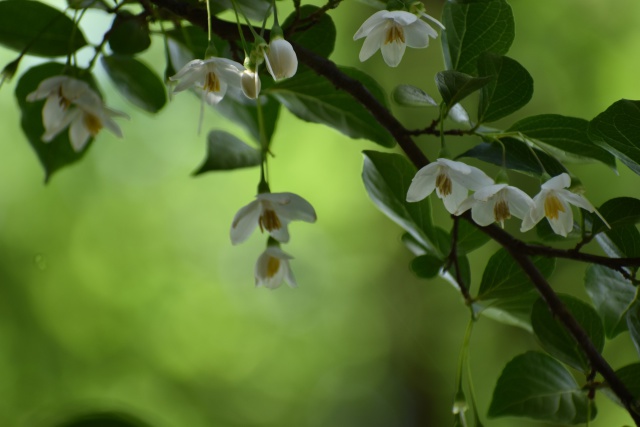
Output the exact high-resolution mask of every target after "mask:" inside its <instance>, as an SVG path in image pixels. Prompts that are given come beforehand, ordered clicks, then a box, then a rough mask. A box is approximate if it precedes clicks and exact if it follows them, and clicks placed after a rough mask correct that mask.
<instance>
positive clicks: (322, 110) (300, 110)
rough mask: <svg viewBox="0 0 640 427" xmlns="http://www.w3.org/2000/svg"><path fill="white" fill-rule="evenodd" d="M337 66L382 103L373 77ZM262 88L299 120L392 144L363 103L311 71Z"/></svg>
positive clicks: (381, 94)
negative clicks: (267, 87) (265, 88)
mask: <svg viewBox="0 0 640 427" xmlns="http://www.w3.org/2000/svg"><path fill="white" fill-rule="evenodd" d="M340 70H341V71H343V72H344V73H345V74H347V75H348V76H350V77H352V78H355V79H357V80H358V81H360V82H361V83H362V84H364V85H365V86H366V87H367V89H369V91H370V92H371V93H372V94H373V95H374V96H375V97H376V98H378V100H379V101H380V102H382V103H383V105H386V102H385V96H384V92H383V91H382V88H380V86H379V85H378V83H376V81H375V80H373V79H372V78H371V77H369V76H368V75H366V74H365V73H363V72H362V71H358V70H356V69H354V68H342V67H341V68H340ZM263 92H268V93H269V94H270V95H273V96H275V97H276V98H277V99H278V100H279V101H280V102H281V103H282V104H283V105H284V106H285V107H287V109H288V110H289V111H291V112H292V113H293V114H294V115H296V116H297V117H298V118H300V119H302V120H305V121H308V122H313V123H322V124H324V125H327V126H330V127H332V128H334V129H336V130H337V131H339V132H341V133H343V134H345V135H347V136H349V137H351V138H365V139H369V140H371V141H373V142H375V143H377V144H380V145H382V146H384V147H393V146H394V145H395V140H394V139H393V137H392V136H391V134H390V133H389V132H388V131H387V130H386V129H385V128H384V127H382V125H381V124H380V123H378V121H377V120H376V119H374V117H373V116H372V115H371V113H370V112H369V111H368V110H367V109H366V108H365V107H363V106H362V105H361V104H360V103H359V102H357V101H355V100H354V99H353V98H352V97H351V96H350V95H348V94H346V93H345V92H343V91H340V90H338V89H336V88H335V87H334V86H333V84H331V83H330V82H329V81H328V80H326V79H325V78H323V77H320V76H318V75H317V74H315V73H313V72H310V71H306V72H303V73H299V74H296V76H295V78H291V79H287V80H284V81H282V82H278V83H276V84H275V85H273V86H272V87H271V88H270V89H267V90H266V91H263Z"/></svg>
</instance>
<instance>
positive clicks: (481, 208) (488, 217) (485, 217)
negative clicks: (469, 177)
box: [471, 199, 496, 227]
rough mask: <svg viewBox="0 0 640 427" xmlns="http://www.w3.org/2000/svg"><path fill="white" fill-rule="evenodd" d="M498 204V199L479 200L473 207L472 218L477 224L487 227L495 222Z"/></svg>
mask: <svg viewBox="0 0 640 427" xmlns="http://www.w3.org/2000/svg"><path fill="white" fill-rule="evenodd" d="M495 205H496V200H495V199H491V200H489V201H487V202H480V201H478V202H477V203H476V204H474V205H473V207H472V208H471V218H473V220H474V221H475V223H476V224H478V225H481V226H482V227H486V226H487V225H490V224H493V223H494V222H495V221H496V216H495V213H494V212H493V210H494V207H495Z"/></svg>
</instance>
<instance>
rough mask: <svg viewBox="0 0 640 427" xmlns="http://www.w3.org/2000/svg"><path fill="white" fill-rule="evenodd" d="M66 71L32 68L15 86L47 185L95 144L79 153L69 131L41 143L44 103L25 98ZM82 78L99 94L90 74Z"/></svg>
mask: <svg viewBox="0 0 640 427" xmlns="http://www.w3.org/2000/svg"><path fill="white" fill-rule="evenodd" d="M0 4H1V3H0ZM65 69H66V67H65V66H64V65H62V64H59V63H57V62H49V63H46V64H41V65H38V66H35V67H32V68H30V69H29V70H27V72H25V73H24V74H23V75H22V77H21V78H20V80H19V81H18V84H17V86H16V92H15V93H16V98H17V100H18V105H19V106H20V112H21V114H22V116H21V122H20V124H21V126H22V130H23V132H24V134H25V135H26V137H27V139H28V140H29V143H30V144H31V147H32V148H33V150H34V151H35V152H36V155H37V156H38V160H40V164H41V165H42V167H43V168H44V173H45V182H48V181H49V179H51V176H52V175H53V174H54V173H55V172H57V171H58V170H60V169H61V168H63V167H65V166H68V165H70V164H72V163H75V162H77V161H78V160H80V159H81V158H82V157H83V156H84V154H85V153H86V152H87V151H88V149H89V147H90V145H91V141H92V140H93V139H90V140H89V142H88V143H87V146H86V147H85V149H84V150H82V151H81V152H79V153H78V152H76V151H74V150H73V148H72V147H71V142H70V141H69V134H68V132H67V131H66V130H63V131H62V132H60V133H59V134H58V136H56V137H55V138H54V139H53V140H52V141H51V142H48V143H45V142H43V141H42V135H43V134H44V126H43V124H42V108H43V106H44V102H45V101H44V100H42V101H38V102H28V101H27V100H26V97H27V95H28V94H30V93H31V92H33V91H34V90H36V88H37V87H38V85H39V84H40V82H42V81H43V80H44V79H47V78H49V77H53V76H57V75H60V74H61V73H62V72H63V71H64V70H65ZM78 72H79V70H78ZM79 78H81V79H82V80H85V81H86V82H87V83H89V84H90V85H91V86H92V87H93V89H94V90H96V92H99V91H98V89H97V87H96V84H95V81H94V80H93V77H92V76H91V74H82V75H81V77H79Z"/></svg>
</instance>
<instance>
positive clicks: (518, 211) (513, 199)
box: [505, 186, 534, 219]
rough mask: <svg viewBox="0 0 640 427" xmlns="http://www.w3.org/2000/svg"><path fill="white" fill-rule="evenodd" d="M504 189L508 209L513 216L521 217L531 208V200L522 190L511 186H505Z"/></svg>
mask: <svg viewBox="0 0 640 427" xmlns="http://www.w3.org/2000/svg"><path fill="white" fill-rule="evenodd" d="M505 191H506V192H507V196H506V198H507V201H508V203H509V210H510V211H511V213H512V214H513V215H514V216H516V217H518V218H520V219H522V218H524V217H525V216H526V215H527V214H528V213H529V212H530V211H531V209H533V207H534V204H533V200H531V197H529V195H528V194H527V193H525V192H524V191H522V190H520V189H519V188H517V187H511V186H508V187H506V188H505Z"/></svg>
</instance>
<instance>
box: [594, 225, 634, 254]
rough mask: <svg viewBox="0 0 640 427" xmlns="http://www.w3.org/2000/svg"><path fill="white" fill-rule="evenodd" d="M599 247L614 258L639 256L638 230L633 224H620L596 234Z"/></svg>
mask: <svg viewBox="0 0 640 427" xmlns="http://www.w3.org/2000/svg"><path fill="white" fill-rule="evenodd" d="M596 241H597V242H598V243H599V244H600V247H601V248H602V249H603V250H604V251H605V252H606V253H607V255H609V256H610V257H615V258H624V257H629V258H634V257H638V256H640V232H638V228H637V227H636V226H635V225H621V226H618V227H615V228H614V229H612V230H608V229H607V230H605V232H604V233H599V234H598V235H597V236H596Z"/></svg>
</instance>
